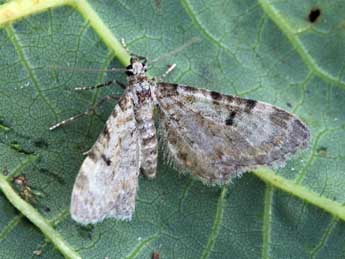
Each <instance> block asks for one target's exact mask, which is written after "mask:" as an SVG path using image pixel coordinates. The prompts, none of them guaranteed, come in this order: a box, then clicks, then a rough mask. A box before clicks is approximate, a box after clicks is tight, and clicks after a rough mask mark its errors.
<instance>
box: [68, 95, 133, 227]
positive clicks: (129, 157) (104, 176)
mask: <svg viewBox="0 0 345 259" xmlns="http://www.w3.org/2000/svg"><path fill="white" fill-rule="evenodd" d="M138 175H139V146H138V133H137V130H136V123H135V119H134V113H133V103H132V101H131V99H130V97H129V96H128V95H125V96H123V97H122V98H121V99H120V101H119V103H118V104H117V105H116V106H115V108H114V110H113V112H112V114H111V115H110V117H109V119H108V120H107V123H106V125H105V128H104V130H103V132H102V134H101V135H100V136H99V137H98V139H97V141H96V143H95V144H94V146H93V147H92V149H91V150H90V151H89V152H88V154H87V157H86V158H85V160H84V162H83V164H82V166H81V168H80V171H79V174H78V176H77V178H76V181H75V184H74V187H73V192H72V201H71V215H72V218H73V219H74V220H75V221H77V222H79V223H81V224H89V223H96V222H99V221H102V220H103V219H105V218H109V217H110V218H117V219H122V220H123V219H131V216H132V213H133V212H134V208H135V196H136V191H137V186H138Z"/></svg>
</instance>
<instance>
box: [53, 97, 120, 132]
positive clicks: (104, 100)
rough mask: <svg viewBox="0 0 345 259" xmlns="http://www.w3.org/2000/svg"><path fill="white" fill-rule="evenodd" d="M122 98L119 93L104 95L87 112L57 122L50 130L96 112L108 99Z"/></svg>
mask: <svg viewBox="0 0 345 259" xmlns="http://www.w3.org/2000/svg"><path fill="white" fill-rule="evenodd" d="M119 98H120V96H118V95H107V96H105V97H103V98H102V99H101V100H100V101H99V102H98V103H96V104H95V105H94V106H93V107H91V108H89V109H88V110H86V111H85V112H82V113H79V114H77V115H74V116H72V117H70V118H68V119H66V120H63V121H60V122H59V123H56V124H55V125H53V126H51V127H50V128H49V130H54V129H56V128H60V127H63V126H65V125H66V124H68V123H71V122H72V121H75V120H77V119H79V118H81V117H84V116H88V115H93V114H95V113H96V109H97V108H98V107H100V106H102V105H103V104H104V103H105V102H106V101H109V100H111V99H113V100H118V99H119Z"/></svg>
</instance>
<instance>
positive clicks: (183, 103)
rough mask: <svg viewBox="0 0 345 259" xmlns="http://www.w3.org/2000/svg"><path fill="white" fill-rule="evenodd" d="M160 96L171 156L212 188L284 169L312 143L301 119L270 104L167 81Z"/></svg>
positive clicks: (160, 87)
mask: <svg viewBox="0 0 345 259" xmlns="http://www.w3.org/2000/svg"><path fill="white" fill-rule="evenodd" d="M155 95H156V99H157V102H158V104H159V107H160V117H161V118H160V121H161V127H162V131H163V135H164V136H163V139H164V138H166V141H167V146H168V150H169V153H170V155H171V156H172V158H173V160H175V161H176V163H177V165H178V166H180V167H181V168H187V169H188V171H190V172H191V173H192V174H193V175H194V176H197V177H198V178H199V179H200V180H202V181H203V182H204V183H207V184H224V183H227V182H229V180H230V179H231V178H232V177H234V176H238V175H240V174H241V173H243V172H246V171H250V170H253V169H255V168H257V167H259V166H282V165H283V164H284V162H285V160H286V159H287V156H288V155H290V154H293V153H295V152H296V151H297V150H298V149H299V148H303V147H306V146H307V144H308V141H309V131H308V129H307V128H306V126H305V125H304V124H303V123H302V122H301V121H300V120H299V119H297V118H296V117H295V116H294V115H292V114H290V113H288V112H286V111H283V110H281V109H279V108H277V107H274V106H272V105H269V104H266V103H262V102H257V101H254V100H248V99H243V98H240V97H234V96H227V95H221V94H219V93H216V92H210V91H207V90H202V89H197V88H192V87H188V86H183V85H176V84H166V83H160V84H158V85H157V88H156V90H155Z"/></svg>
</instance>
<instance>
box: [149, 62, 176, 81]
mask: <svg viewBox="0 0 345 259" xmlns="http://www.w3.org/2000/svg"><path fill="white" fill-rule="evenodd" d="M175 67H176V64H171V65H168V69H167V70H166V71H165V72H164V73H163V74H162V75H161V76H159V77H154V78H153V80H155V81H157V82H161V81H163V79H164V78H165V77H166V76H167V75H169V74H170V73H171V72H172V71H173V70H174V69H175Z"/></svg>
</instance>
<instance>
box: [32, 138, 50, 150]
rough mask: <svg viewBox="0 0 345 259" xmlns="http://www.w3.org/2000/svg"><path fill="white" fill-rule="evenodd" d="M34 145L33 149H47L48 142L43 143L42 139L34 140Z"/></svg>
mask: <svg viewBox="0 0 345 259" xmlns="http://www.w3.org/2000/svg"><path fill="white" fill-rule="evenodd" d="M34 145H35V147H38V148H47V147H48V146H49V145H48V142H47V141H45V140H44V139H36V140H35V141H34Z"/></svg>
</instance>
